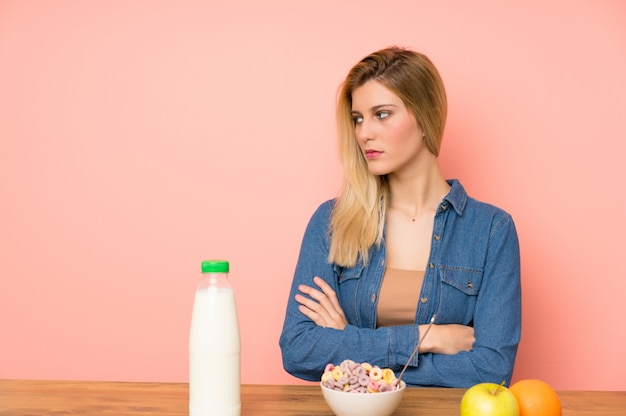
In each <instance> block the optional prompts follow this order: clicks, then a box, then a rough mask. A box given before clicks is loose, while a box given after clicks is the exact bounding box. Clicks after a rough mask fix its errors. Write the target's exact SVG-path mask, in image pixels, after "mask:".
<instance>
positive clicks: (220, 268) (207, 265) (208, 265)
mask: <svg viewBox="0 0 626 416" xmlns="http://www.w3.org/2000/svg"><path fill="white" fill-rule="evenodd" d="M202 273H228V261H226V260H204V261H203V262H202Z"/></svg>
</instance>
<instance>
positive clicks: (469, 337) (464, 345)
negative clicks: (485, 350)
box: [419, 324, 476, 355]
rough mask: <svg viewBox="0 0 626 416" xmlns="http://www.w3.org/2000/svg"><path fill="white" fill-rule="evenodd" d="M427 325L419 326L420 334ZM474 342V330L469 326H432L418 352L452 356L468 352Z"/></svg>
mask: <svg viewBox="0 0 626 416" xmlns="http://www.w3.org/2000/svg"><path fill="white" fill-rule="evenodd" d="M427 327H428V325H420V334H422V336H423V334H424V332H425V331H426V328H427ZM474 341H476V337H475V336H474V328H472V327H471V326H465V325H457V324H448V325H433V326H432V328H430V331H429V332H428V336H426V338H424V341H423V342H422V345H420V349H419V352H420V353H424V352H432V353H436V354H446V355H453V354H457V353H459V352H461V351H469V350H470V349H472V345H473V344H474Z"/></svg>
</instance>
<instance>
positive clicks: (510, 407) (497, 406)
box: [461, 382, 519, 416]
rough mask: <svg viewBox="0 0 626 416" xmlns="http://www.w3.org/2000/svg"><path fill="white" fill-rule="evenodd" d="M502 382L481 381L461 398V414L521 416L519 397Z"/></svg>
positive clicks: (467, 415)
mask: <svg viewBox="0 0 626 416" xmlns="http://www.w3.org/2000/svg"><path fill="white" fill-rule="evenodd" d="M503 384H504V382H503V383H502V384H499V385H498V384H495V383H479V384H475V385H474V386H472V387H470V388H469V389H467V391H466V392H465V394H464V395H463V398H462V399H461V416H519V407H518V405H517V399H516V398H515V396H514V395H513V393H511V391H510V390H509V389H507V388H506V387H504V385H503Z"/></svg>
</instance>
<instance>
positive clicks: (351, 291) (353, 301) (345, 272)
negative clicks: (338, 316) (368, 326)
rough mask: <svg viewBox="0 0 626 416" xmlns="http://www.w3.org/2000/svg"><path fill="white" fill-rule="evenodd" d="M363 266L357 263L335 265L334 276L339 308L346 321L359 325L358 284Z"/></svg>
mask: <svg viewBox="0 0 626 416" xmlns="http://www.w3.org/2000/svg"><path fill="white" fill-rule="evenodd" d="M363 270H364V266H363V265H362V264H357V265H356V266H355V267H349V268H343V267H337V268H336V270H335V276H336V277H337V289H338V290H337V297H338V298H339V303H340V304H341V308H342V309H343V312H344V313H345V315H346V318H347V319H348V322H350V323H351V324H355V325H359V326H360V325H361V319H360V317H359V313H358V308H359V307H358V305H359V285H360V283H361V275H362V274H363Z"/></svg>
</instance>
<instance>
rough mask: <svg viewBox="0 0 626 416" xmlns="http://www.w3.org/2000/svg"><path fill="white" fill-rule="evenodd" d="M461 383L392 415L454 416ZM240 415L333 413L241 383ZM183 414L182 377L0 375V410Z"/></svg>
mask: <svg viewBox="0 0 626 416" xmlns="http://www.w3.org/2000/svg"><path fill="white" fill-rule="evenodd" d="M464 392H465V390H464V389H443V388H433V389H422V388H412V389H407V391H406V392H405V393H404V396H403V398H402V403H401V404H400V407H399V408H398V409H397V410H396V412H395V413H394V416H407V415H412V416H416V415H437V416H447V415H450V416H458V414H459V403H460V401H461V397H462V396H463V393H464ZM558 393H559V397H560V398H561V402H562V405H563V416H578V415H581V416H582V415H585V416H592V415H593V416H603V415H609V416H618V415H619V416H626V391H615V392H608V391H559V392H558ZM241 403H242V405H241V407H242V409H241V415H242V416H252V415H254V416H270V415H272V416H275V415H286V416H304V415H307V416H316V415H320V416H322V415H324V416H332V412H331V411H330V409H329V408H328V406H327V405H326V402H325V401H324V398H323V397H322V393H321V392H320V388H319V386H316V385H307V386H302V385H261V384H258V385H256V384H246V385H243V386H241ZM67 414H77V415H185V416H186V415H188V414H189V412H188V385H187V384H185V383H129V382H98V381H35V380H0V416H18V415H20V416H23V415H40V416H48V415H49V416H51V415H57V416H58V415H67Z"/></svg>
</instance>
